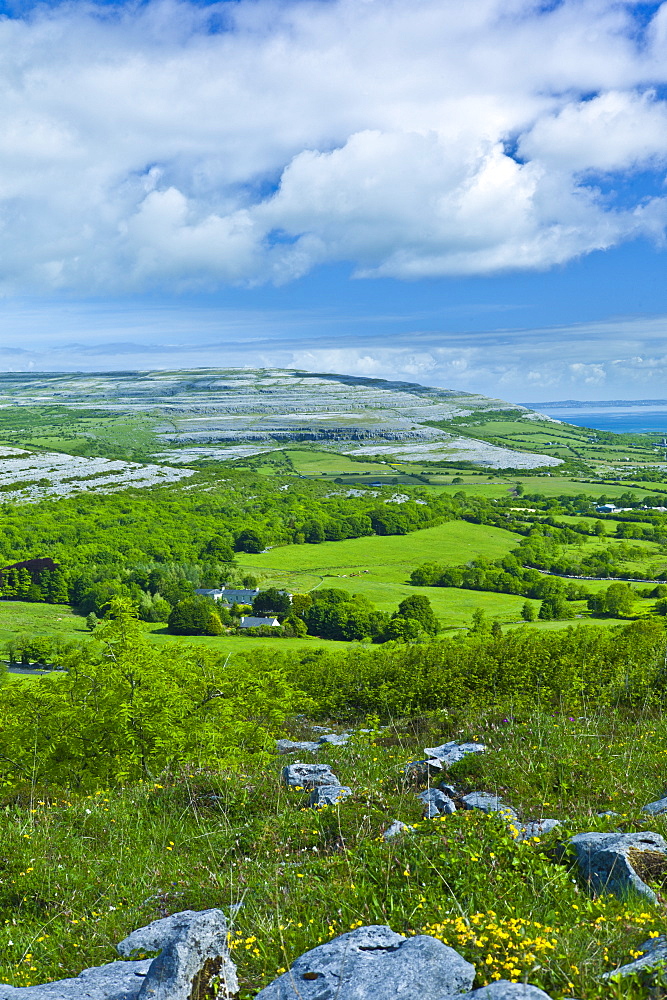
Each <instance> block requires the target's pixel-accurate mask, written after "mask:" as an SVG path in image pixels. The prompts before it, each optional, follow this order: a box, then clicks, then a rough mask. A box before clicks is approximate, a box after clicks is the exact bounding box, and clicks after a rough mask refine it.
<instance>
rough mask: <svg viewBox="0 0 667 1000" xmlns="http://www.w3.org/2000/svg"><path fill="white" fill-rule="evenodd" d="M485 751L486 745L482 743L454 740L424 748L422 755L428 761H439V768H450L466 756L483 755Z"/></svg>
mask: <svg viewBox="0 0 667 1000" xmlns="http://www.w3.org/2000/svg"><path fill="white" fill-rule="evenodd" d="M485 751H486V745H485V744H484V743H457V741H456V740H451V741H450V742H449V743H442V744H441V745H440V746H439V747H424V753H425V754H426V756H427V757H428V759H429V761H431V760H436V761H439V762H440V765H441V767H451V765H452V764H456V763H458V761H460V760H463V758H464V757H465V756H466V755H467V754H471V753H484V752H485Z"/></svg>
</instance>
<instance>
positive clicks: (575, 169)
mask: <svg viewBox="0 0 667 1000" xmlns="http://www.w3.org/2000/svg"><path fill="white" fill-rule="evenodd" d="M632 9H633V5H632V4H628V3H618V2H617V0H563V2H562V3H560V4H558V5H556V6H555V7H554V9H552V10H549V9H544V6H543V5H542V4H540V3H537V2H535V0H476V2H475V3H468V4H462V3H460V2H458V0H457V2H454V0H418V2H416V3H413V4H406V3H405V2H404V0H328V2H326V3H318V2H310V0H291V2H283V3H278V2H276V0H240V2H238V3H236V4H233V5H232V4H216V5H212V6H210V7H201V6H198V5H195V4H190V3H187V2H175V0H153V2H149V3H148V4H146V5H131V6H128V7H127V8H125V9H123V8H122V7H121V8H114V7H108V6H101V7H100V8H96V7H95V6H94V5H92V4H88V3H69V4H64V5H63V6H60V7H56V8H47V7H37V8H35V10H34V11H33V12H32V13H31V14H30V15H28V16H26V17H25V18H23V19H11V18H6V19H4V20H2V21H0V92H1V93H2V101H1V102H0V129H1V130H2V135H3V155H2V162H1V163H0V289H4V290H5V291H6V292H11V291H16V290H25V289H31V288H32V289H35V288H37V289H44V288H47V289H48V288H61V289H72V290H74V291H78V292H81V291H85V292H90V291H92V292H95V293H99V292H108V291H110V290H111V291H121V292H122V291H128V290H129V291H137V290H142V289H144V288H146V287H150V286H163V287H164V286H166V287H169V288H174V287H176V288H179V287H185V288H187V287H191V286H193V285H194V286H197V285H203V286H205V287H211V286H214V285H216V284H217V283H253V282H261V281H267V280H268V281H275V282H284V281H289V280H291V279H293V278H294V277H298V276H299V275H301V274H303V273H304V272H306V271H307V270H309V269H311V268H313V267H315V266H316V265H318V264H319V263H322V262H330V261H341V260H343V261H349V262H351V263H352V265H353V266H354V267H355V268H356V271H357V273H358V274H359V275H391V276H398V277H403V278H417V277H422V276H432V275H433V276H438V275H451V274H487V273H493V272H497V271H502V270H507V269H512V268H518V269H527V268H545V267H549V266H552V265H554V264H557V263H560V262H563V261H567V260H568V259H571V258H572V257H574V256H577V255H580V254H584V253H587V252H590V251H591V250H594V249H597V248H605V247H610V246H613V245H615V244H618V243H619V242H622V241H623V240H627V239H630V238H633V237H635V236H637V235H639V234H651V235H659V234H660V233H661V232H662V229H663V227H664V225H665V220H666V208H665V200H664V199H663V198H662V197H657V198H653V199H652V200H648V201H646V200H645V199H643V198H642V197H640V195H639V194H638V195H637V196H636V198H635V199H634V202H633V201H632V199H631V198H630V204H629V205H626V207H625V208H624V209H623V210H620V209H619V210H615V209H614V207H613V205H611V204H609V202H608V201H607V200H606V199H603V198H601V197H600V196H599V194H598V192H597V191H596V189H595V185H594V183H593V182H592V181H587V180H585V179H582V172H584V174H585V172H586V171H591V170H594V171H601V170H602V171H609V170H623V171H632V170H634V169H636V168H640V167H646V166H650V167H653V168H658V167H660V166H661V165H662V164H663V162H664V159H665V155H666V154H667V142H666V141H665V135H666V134H667V130H666V129H665V125H666V124H667V112H666V109H665V104H664V102H662V101H661V100H659V98H658V97H657V96H656V94H655V93H654V92H653V90H651V89H650V88H651V87H652V86H656V85H658V84H660V83H661V82H663V81H664V80H665V78H666V77H667V58H666V57H667V5H663V7H662V8H660V9H659V11H658V12H657V14H656V15H655V18H654V20H653V22H652V24H651V25H650V26H649V28H648V29H647V32H646V35H645V37H644V38H643V39H641V40H640V43H639V42H638V41H637V26H636V25H635V23H634V21H633V15H632ZM214 28H215V30H213V29H214ZM591 93H594V94H596V95H597V96H595V97H594V98H592V99H589V98H588V96H587V95H590V94H591ZM512 143H516V145H517V148H518V149H519V151H520V153H521V158H522V161H521V162H517V160H515V159H514V158H513V157H512V156H511V155H510V154H509V153H508V152H507V149H508V148H509V146H508V144H510V145H511V144H512Z"/></svg>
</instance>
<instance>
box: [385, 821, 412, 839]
mask: <svg viewBox="0 0 667 1000" xmlns="http://www.w3.org/2000/svg"><path fill="white" fill-rule="evenodd" d="M409 829H410V827H409V826H408V825H407V823H401V821H400V819H395V820H394V821H393V822H392V823H391V824H390V825H389V826H388V827H387V829H386V830H385V831H384V833H383V834H382V839H383V840H393V839H394V837H399V836H400V835H401V834H402V833H405V831H406V830H409Z"/></svg>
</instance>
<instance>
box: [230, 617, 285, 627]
mask: <svg viewBox="0 0 667 1000" xmlns="http://www.w3.org/2000/svg"><path fill="white" fill-rule="evenodd" d="M278 625H280V622H279V621H278V619H277V618H258V617H257V616H255V615H245V616H244V617H243V618H241V620H240V621H239V627H240V628H264V627H266V626H268V627H269V628H276V627H277V626H278Z"/></svg>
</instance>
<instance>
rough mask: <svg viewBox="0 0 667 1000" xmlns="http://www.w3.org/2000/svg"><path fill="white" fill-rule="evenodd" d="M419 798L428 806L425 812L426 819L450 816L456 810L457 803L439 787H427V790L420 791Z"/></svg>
mask: <svg viewBox="0 0 667 1000" xmlns="http://www.w3.org/2000/svg"><path fill="white" fill-rule="evenodd" d="M417 798H418V799H419V800H420V802H423V803H424V805H425V806H426V810H425V813H424V815H425V817H426V819H435V817H436V816H449V815H451V813H455V812H456V803H455V802H453V801H452V799H450V797H449V796H448V795H445V793H444V792H443V791H441V789H439V788H427V789H426V791H425V792H420V793H419V795H418V796H417Z"/></svg>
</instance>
